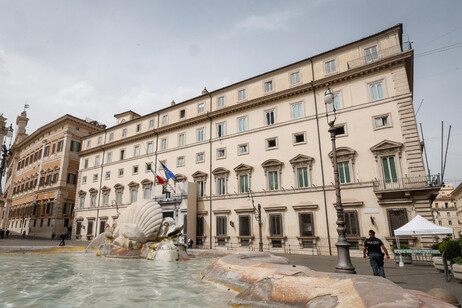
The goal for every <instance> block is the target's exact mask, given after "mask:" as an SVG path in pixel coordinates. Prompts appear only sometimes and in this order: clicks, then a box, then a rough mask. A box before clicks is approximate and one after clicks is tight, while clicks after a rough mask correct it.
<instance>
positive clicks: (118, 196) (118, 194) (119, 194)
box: [116, 190, 123, 205]
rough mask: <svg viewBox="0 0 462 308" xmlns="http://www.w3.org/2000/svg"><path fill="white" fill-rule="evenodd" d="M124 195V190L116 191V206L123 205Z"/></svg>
mask: <svg viewBox="0 0 462 308" xmlns="http://www.w3.org/2000/svg"><path fill="white" fill-rule="evenodd" d="M122 194H123V191H122V190H118V191H116V204H117V205H121V204H122Z"/></svg>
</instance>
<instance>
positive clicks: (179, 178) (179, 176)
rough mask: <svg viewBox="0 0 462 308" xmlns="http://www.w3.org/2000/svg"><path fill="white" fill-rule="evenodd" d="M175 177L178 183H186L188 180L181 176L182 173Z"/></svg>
mask: <svg viewBox="0 0 462 308" xmlns="http://www.w3.org/2000/svg"><path fill="white" fill-rule="evenodd" d="M175 176H176V178H177V179H178V182H184V181H186V179H187V177H186V175H184V174H181V173H178V174H175Z"/></svg>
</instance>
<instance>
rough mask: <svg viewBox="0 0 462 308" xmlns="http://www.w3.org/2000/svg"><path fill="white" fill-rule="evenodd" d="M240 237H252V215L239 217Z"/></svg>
mask: <svg viewBox="0 0 462 308" xmlns="http://www.w3.org/2000/svg"><path fill="white" fill-rule="evenodd" d="M239 236H251V233H250V215H239Z"/></svg>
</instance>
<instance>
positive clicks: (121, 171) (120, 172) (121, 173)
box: [119, 168, 124, 177]
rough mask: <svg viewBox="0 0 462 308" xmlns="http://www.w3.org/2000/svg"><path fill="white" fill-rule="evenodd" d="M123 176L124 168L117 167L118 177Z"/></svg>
mask: <svg viewBox="0 0 462 308" xmlns="http://www.w3.org/2000/svg"><path fill="white" fill-rule="evenodd" d="M122 176H124V168H120V169H119V177H122Z"/></svg>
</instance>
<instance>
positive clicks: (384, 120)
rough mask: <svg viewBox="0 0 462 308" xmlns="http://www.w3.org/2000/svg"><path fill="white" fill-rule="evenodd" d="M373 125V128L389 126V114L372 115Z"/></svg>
mask: <svg viewBox="0 0 462 308" xmlns="http://www.w3.org/2000/svg"><path fill="white" fill-rule="evenodd" d="M374 125H375V128H383V127H390V126H391V121H390V115H389V114H387V115H380V116H377V117H374Z"/></svg>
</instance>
